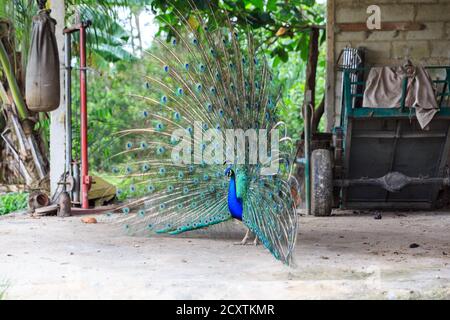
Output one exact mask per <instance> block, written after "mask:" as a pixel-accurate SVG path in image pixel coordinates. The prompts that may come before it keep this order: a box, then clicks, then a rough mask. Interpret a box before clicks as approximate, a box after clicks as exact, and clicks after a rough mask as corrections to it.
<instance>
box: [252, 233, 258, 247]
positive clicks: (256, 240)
mask: <svg viewBox="0 0 450 320" xmlns="http://www.w3.org/2000/svg"><path fill="white" fill-rule="evenodd" d="M258 244H259V240H258V236H257V235H256V234H255V240H253V245H254V246H257V245H258Z"/></svg>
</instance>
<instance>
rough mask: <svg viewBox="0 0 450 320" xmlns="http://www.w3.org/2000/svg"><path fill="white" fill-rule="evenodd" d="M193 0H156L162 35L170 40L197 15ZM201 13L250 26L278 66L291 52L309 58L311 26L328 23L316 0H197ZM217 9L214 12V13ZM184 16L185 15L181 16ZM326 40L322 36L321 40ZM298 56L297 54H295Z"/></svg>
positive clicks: (153, 4) (154, 6)
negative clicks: (176, 31)
mask: <svg viewBox="0 0 450 320" xmlns="http://www.w3.org/2000/svg"><path fill="white" fill-rule="evenodd" d="M192 1H193V0H189V1H188V0H173V1H172V0H171V1H167V0H154V1H152V10H153V12H154V13H155V14H156V20H157V21H158V22H159V24H160V29H159V33H158V34H159V35H166V37H167V39H168V40H170V39H171V38H172V37H175V36H176V35H175V31H174V29H173V28H175V29H179V28H181V27H182V25H183V23H184V21H183V19H188V18H187V17H191V16H194V13H193V12H192V5H191V4H190V2H192ZM193 2H194V3H195V5H196V7H197V8H199V9H200V10H201V14H202V15H203V16H204V17H205V20H206V21H209V23H210V24H211V25H213V24H214V23H215V21H214V20H217V21H218V22H219V24H220V23H224V21H226V20H227V19H228V18H229V19H231V20H232V21H235V22H236V24H237V25H238V27H240V28H242V29H247V28H251V30H252V32H253V33H254V35H255V38H256V39H257V40H259V42H260V45H261V46H263V49H264V50H266V51H267V53H268V54H270V55H271V57H273V58H274V64H275V66H277V65H278V64H279V63H281V62H287V60H288V59H289V57H292V56H291V55H290V52H300V53H301V55H300V57H301V58H302V60H303V61H306V59H307V57H308V43H309V35H308V32H309V30H310V29H311V26H320V25H323V24H324V22H325V7H324V5H321V4H317V3H316V2H315V0H290V1H284V0H267V1H265V0H195V1H193ZM211 12H214V15H213V14H212V13H211ZM180 16H182V17H183V18H180ZM323 41H324V37H323V36H322V38H321V42H323ZM296 58H298V56H297V57H296Z"/></svg>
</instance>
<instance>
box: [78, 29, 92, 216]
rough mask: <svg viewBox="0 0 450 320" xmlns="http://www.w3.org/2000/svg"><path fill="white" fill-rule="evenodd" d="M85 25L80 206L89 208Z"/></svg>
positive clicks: (82, 38) (82, 34)
mask: <svg viewBox="0 0 450 320" xmlns="http://www.w3.org/2000/svg"><path fill="white" fill-rule="evenodd" d="M86 27H87V25H85V24H81V26H80V97H81V112H80V113H81V125H80V126H81V129H80V131H81V207H82V208H83V209H89V199H88V192H89V188H90V185H91V177H89V163H88V135H87V130H88V122H87V86H86V85H87V84H86V80H87V75H86V72H87V70H86Z"/></svg>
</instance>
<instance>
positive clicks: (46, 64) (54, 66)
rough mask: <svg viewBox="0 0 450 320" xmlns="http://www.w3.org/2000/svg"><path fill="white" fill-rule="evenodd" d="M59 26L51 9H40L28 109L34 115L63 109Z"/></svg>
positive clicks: (33, 41)
mask: <svg viewBox="0 0 450 320" xmlns="http://www.w3.org/2000/svg"><path fill="white" fill-rule="evenodd" d="M55 25H56V20H55V19H53V18H51V17H50V10H40V11H39V13H38V15H36V16H34V17H33V30H32V37H31V46H30V55H29V59H28V65H27V73H26V86H25V96H26V101H27V106H28V109H30V110H31V111H34V112H49V111H53V110H55V109H57V108H58V106H59V100H60V83H59V75H60V70H59V68H60V66H59V55H58V45H57V44H56V37H55Z"/></svg>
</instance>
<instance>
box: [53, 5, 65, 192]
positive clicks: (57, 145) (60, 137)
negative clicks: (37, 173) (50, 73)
mask: <svg viewBox="0 0 450 320" xmlns="http://www.w3.org/2000/svg"><path fill="white" fill-rule="evenodd" d="M50 8H51V10H52V17H53V18H54V19H55V20H56V22H57V24H56V26H55V36H56V42H57V44H58V51H59V59H60V61H64V50H65V49H64V35H63V28H64V16H65V7H64V0H59V1H51V3H50ZM64 73H65V72H64V70H63V68H61V79H64ZM64 94H65V93H64V81H61V99H60V101H61V105H60V106H59V108H58V109H56V110H55V111H52V112H50V190H51V194H54V193H55V192H56V190H57V188H58V182H59V181H60V178H61V175H62V174H63V173H64V171H65V170H67V168H64V167H65V157H64V154H65V135H66V130H65V112H66V109H65V107H64V105H65V99H64Z"/></svg>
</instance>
